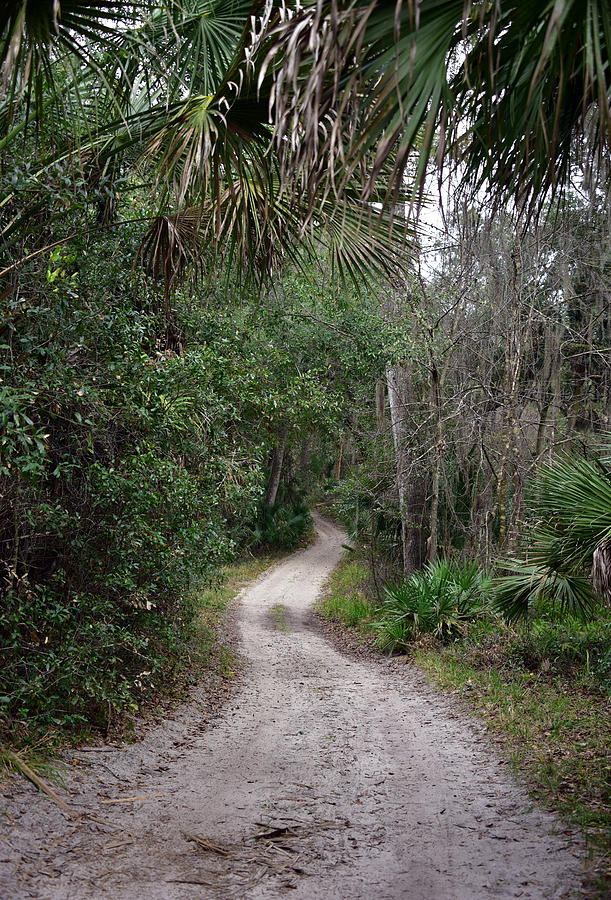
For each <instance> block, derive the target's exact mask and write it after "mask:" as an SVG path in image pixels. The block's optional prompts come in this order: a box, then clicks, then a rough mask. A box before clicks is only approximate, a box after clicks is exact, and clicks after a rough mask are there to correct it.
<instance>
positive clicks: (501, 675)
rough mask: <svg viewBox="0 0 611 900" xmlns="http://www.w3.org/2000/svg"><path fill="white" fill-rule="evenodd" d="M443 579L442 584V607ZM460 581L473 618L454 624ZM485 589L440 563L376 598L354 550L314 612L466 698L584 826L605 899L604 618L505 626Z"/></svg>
mask: <svg viewBox="0 0 611 900" xmlns="http://www.w3.org/2000/svg"><path fill="white" fill-rule="evenodd" d="M448 568H449V571H448ZM452 574H453V577H451V576H452ZM469 574H470V577H466V578H465V575H469ZM442 575H445V577H444V579H443V580H445V582H446V587H449V590H448V591H447V596H446V600H447V603H446V606H445V607H444V604H443V603H440V593H441V592H440V590H439V587H440V580H441V576H442ZM461 582H462V588H463V591H464V593H463V598H462V603H463V610H464V609H465V608H466V609H467V610H469V612H470V614H469V615H468V616H464V615H461V616H458V617H457V615H456V609H457V605H458V603H460V586H461ZM427 583H428V584H429V586H430V587H431V588H432V590H431V592H430V594H429V595H428V598H426V591H425V587H426V584H427ZM487 593H488V585H487V581H486V579H485V577H484V576H483V574H482V573H480V574H479V575H478V576H477V577H475V569H471V568H470V567H461V566H450V567H447V566H445V564H440V565H438V566H434V567H431V568H430V569H429V570H428V571H425V572H422V573H416V574H415V575H413V576H411V577H410V578H409V579H408V580H407V582H403V583H400V584H395V585H390V586H389V587H388V588H387V589H386V591H384V592H381V594H380V597H379V598H378V597H376V594H375V589H374V586H373V585H372V582H371V575H370V569H369V566H368V565H367V563H366V561H365V560H364V559H363V558H362V557H360V556H359V555H358V554H352V555H351V556H350V557H349V558H345V559H344V560H343V561H342V563H341V564H340V566H339V568H338V569H337V571H336V572H335V573H334V574H333V575H332V577H331V579H330V581H329V584H328V588H327V592H326V594H325V596H324V598H323V600H322V601H321V602H320V604H319V611H320V613H321V614H322V615H323V616H324V617H325V618H326V619H328V620H330V621H332V622H336V623H341V624H342V625H343V626H346V627H348V628H350V629H352V633H353V634H355V635H357V636H358V640H359V641H360V642H362V643H365V644H367V645H369V646H370V647H371V648H372V649H377V650H379V651H380V650H386V651H387V652H391V653H393V652H394V653H401V654H404V655H405V654H407V655H409V657H410V658H411V659H413V661H414V662H415V663H416V664H418V665H419V666H420V667H422V668H423V669H424V670H425V671H426V672H427V673H428V675H429V676H430V677H431V678H432V679H433V680H434V681H435V682H436V683H437V684H439V685H440V686H441V687H442V688H443V689H445V690H449V691H451V692H452V693H455V694H457V695H459V696H460V697H462V698H464V700H465V701H466V702H467V703H468V704H469V706H470V707H471V708H473V709H474V710H475V711H476V712H477V713H478V714H479V715H481V716H482V717H483V718H484V719H485V720H486V722H487V723H488V725H489V727H490V728H491V730H492V731H493V732H495V733H496V735H497V736H498V738H499V740H501V741H502V743H503V745H504V749H505V752H506V754H507V756H508V757H509V759H510V760H511V762H512V764H513V765H514V766H515V767H516V769H517V770H518V771H520V772H522V773H523V774H525V775H526V776H527V778H528V781H529V785H530V787H531V789H532V791H533V794H534V795H536V796H537V797H539V798H540V799H541V800H543V801H544V802H546V803H547V804H548V805H551V806H552V807H554V808H556V809H558V810H559V812H560V813H561V814H562V815H563V817H565V819H566V820H567V821H568V822H569V823H572V825H574V826H578V827H579V828H580V829H583V831H584V834H585V836H586V838H587V841H588V845H589V847H590V849H591V851H592V853H593V854H594V856H595V858H596V862H595V865H594V869H595V871H596V873H597V876H596V877H597V878H599V879H600V884H601V885H602V888H601V889H602V890H603V891H604V890H605V889H606V888H608V886H609V884H610V883H611V881H610V877H611V867H610V866H609V855H608V854H609V829H610V828H611V817H610V814H609V810H610V808H611V770H610V769H609V759H608V748H609V743H610V741H611V724H610V717H609V701H610V697H611V612H610V611H609V610H608V609H604V608H601V609H599V610H598V615H597V617H596V619H595V620H594V621H591V622H589V623H584V622H583V621H581V620H580V619H578V618H575V617H573V616H571V615H562V616H558V614H557V611H554V609H553V608H550V607H549V606H547V607H546V606H545V605H542V606H541V607H539V608H538V609H534V610H533V611H532V612H531V616H530V618H529V619H528V620H527V621H526V622H523V623H516V624H507V623H506V622H505V621H504V620H503V619H502V618H500V617H499V616H498V615H497V614H496V613H495V612H494V610H493V609H492V608H491V606H490V604H489V603H487V602H486V599H485V598H486V595H487ZM452 595H453V600H454V604H455V605H454V609H455V612H454V613H450V607H451V604H450V602H449V598H450V597H452ZM397 623H398V624H397ZM450 625H451V628H450V627H449V626H450Z"/></svg>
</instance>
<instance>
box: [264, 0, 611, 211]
mask: <svg viewBox="0 0 611 900" xmlns="http://www.w3.org/2000/svg"><path fill="white" fill-rule="evenodd" d="M271 18H272V17H271V15H270V21H271ZM277 18H278V21H277V22H276V24H273V25H271V26H270V27H269V28H268V29H267V30H266V29H264V28H263V29H261V36H260V37H259V41H258V45H257V52H259V53H260V54H261V58H262V62H261V64H260V66H259V68H260V72H261V74H262V75H265V74H266V72H267V71H268V70H269V69H273V70H274V73H275V79H274V88H273V91H272V94H271V98H270V99H271V101H272V104H273V106H274V110H275V139H276V147H277V150H278V152H279V154H280V155H281V156H282V157H283V161H284V166H285V170H286V172H285V177H286V179H287V180H290V178H292V177H294V176H295V174H296V173H297V172H299V173H300V177H301V179H302V181H303V184H304V185H308V186H309V187H310V190H311V191H315V190H317V182H318V181H319V180H323V179H324V178H325V177H330V178H332V179H334V181H335V183H341V181H342V179H345V178H350V177H352V176H353V174H354V173H355V172H357V170H358V163H359V160H360V159H361V158H362V157H363V155H364V154H368V153H374V154H375V159H376V165H375V166H374V167H373V168H372V170H371V172H370V173H369V177H368V178H367V179H364V180H363V191H364V195H365V196H366V192H367V191H368V190H371V187H372V184H373V183H374V181H375V177H376V175H377V168H378V167H379V166H381V165H383V164H384V163H385V162H386V161H388V160H390V159H393V160H394V162H393V174H392V178H391V180H390V182H389V197H391V196H392V188H393V186H394V185H396V184H398V183H400V182H401V179H402V177H403V174H404V172H405V168H406V166H407V165H408V164H409V161H410V159H411V158H414V157H415V158H417V160H418V163H417V175H418V178H419V179H420V181H421V182H422V181H423V179H424V177H425V173H426V168H427V164H428V162H429V160H430V159H431V157H432V156H433V155H436V158H437V161H438V163H439V165H441V166H443V165H446V164H447V163H453V164H455V165H456V166H458V167H460V171H461V176H462V180H463V183H464V184H468V185H469V187H470V188H471V189H472V190H474V191H477V190H479V189H480V188H481V187H483V186H487V187H488V189H489V190H490V193H491V197H492V199H496V201H497V202H499V201H500V200H503V201H506V200H507V199H508V198H511V199H512V200H513V201H515V202H516V203H517V204H518V205H520V206H521V207H526V208H529V207H530V208H531V209H532V208H533V207H534V206H536V205H537V204H541V203H543V201H544V200H545V199H546V197H547V196H548V195H549V194H550V193H553V191H554V190H556V189H557V188H558V189H559V188H562V187H563V186H564V185H566V183H567V181H568V179H569V176H570V167H571V162H572V161H573V159H574V158H575V150H576V146H578V145H579V142H580V139H581V138H582V137H583V135H585V134H586V133H587V134H588V136H589V138H590V140H589V141H588V146H589V148H590V151H589V152H590V153H591V155H592V156H593V157H596V156H597V155H602V154H604V153H606V152H608V149H609V144H610V142H611V111H610V110H611V101H610V95H611V93H610V92H611V78H610V70H609V56H610V50H611V12H610V11H609V6H608V3H605V2H603V0H566V2H563V3H554V2H550V0H533V2H530V3H528V4H524V3H519V2H517V0H501V2H498V3H490V4H484V3H478V2H471V0H467V2H464V0H421V2H418V3H411V2H408V3H402V2H397V3H395V2H394V0H393V2H389V0H387V2H383V0H378V2H373V3H368V2H365V0H352V2H347V3H343V4H337V3H335V2H333V0H325V2H321V3H317V4H306V5H305V6H304V7H302V8H301V9H300V10H299V11H298V12H295V11H294V10H292V9H288V10H284V11H282V10H281V11H280V12H279V13H278V15H277ZM321 131H324V139H323V140H321ZM289 149H290V152H289Z"/></svg>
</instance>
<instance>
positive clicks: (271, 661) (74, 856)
mask: <svg viewBox="0 0 611 900" xmlns="http://www.w3.org/2000/svg"><path fill="white" fill-rule="evenodd" d="M317 527H318V532H319V535H318V540H317V541H316V542H315V543H314V544H312V545H311V546H309V547H307V548H306V549H304V550H302V551H299V552H298V553H295V554H294V555H293V556H291V557H289V558H288V559H286V560H285V561H284V562H282V563H280V564H279V565H277V566H276V567H275V568H274V569H273V570H271V571H268V572H267V573H266V574H265V575H263V576H262V577H261V578H260V579H259V580H258V581H257V582H255V583H254V584H253V585H252V586H251V587H250V588H248V589H246V590H245V591H244V594H243V597H242V605H241V614H240V632H241V640H242V650H243V653H244V655H245V657H246V661H247V662H246V667H245V670H244V672H243V674H242V675H241V676H240V683H239V686H238V690H237V691H236V693H235V694H234V695H233V697H232V699H231V700H230V701H229V702H228V704H227V705H226V707H225V709H224V710H223V711H222V712H221V714H220V716H219V717H218V718H217V719H216V721H213V722H212V723H211V724H209V723H207V722H206V716H205V714H203V713H202V711H201V708H200V707H199V705H198V704H196V703H191V704H185V705H183V706H182V707H181V708H180V710H179V711H178V712H177V713H176V714H175V716H174V718H172V719H167V720H166V721H164V722H163V723H162V724H161V725H159V726H156V727H155V728H153V729H151V730H150V731H149V732H148V733H147V734H146V736H145V737H144V738H143V739H142V740H140V741H138V742H137V743H134V744H132V745H130V746H125V747H109V746H105V747H99V748H83V749H82V750H81V751H78V752H71V753H69V754H68V756H67V759H68V760H69V761H72V762H69V764H68V765H67V767H66V776H65V778H66V794H65V795H64V796H66V798H67V799H68V801H69V802H70V804H71V806H72V807H73V808H74V810H75V814H74V815H73V816H68V815H64V813H62V811H61V809H60V808H59V807H58V806H56V805H54V804H53V803H52V801H51V800H49V799H48V798H46V797H44V796H43V795H40V794H37V793H36V792H35V790H34V788H33V787H30V786H29V785H28V784H27V783H22V782H17V781H15V782H14V783H12V784H11V785H10V789H7V788H6V786H5V791H4V793H5V799H4V801H2V804H3V806H4V812H5V814H6V815H5V816H4V822H5V824H4V826H3V829H2V843H1V844H0V896H1V897H3V898H7V900H9V898H10V900H21V898H41V900H42V898H49V900H94V898H96V900H97V898H112V900H194V898H205V897H219V898H236V900H237V898H253V900H257V898H275V897H281V896H283V895H284V894H285V893H290V894H291V896H293V897H297V898H321V900H323V898H324V900H328V898H338V900H352V898H362V900H369V898H376V900H377V898H380V900H385V898H410V900H472V898H473V900H474V898H508V897H522V898H533V900H534V898H537V900H538V898H544V897H548V898H561V897H575V896H578V895H579V892H580V884H581V879H582V875H583V866H582V863H583V848H582V845H581V843H580V842H579V840H578V839H577V838H576V837H575V836H574V835H572V834H570V833H567V832H566V831H563V828H564V826H562V825H561V824H560V823H559V821H558V820H557V819H555V818H554V817H553V816H552V815H551V814H549V813H546V812H544V811H542V810H540V809H538V808H533V806H532V803H531V801H530V800H529V798H528V796H527V794H526V792H525V790H524V789H523V788H522V787H521V786H519V785H518V784H516V782H515V781H514V780H513V779H512V777H511V775H510V774H509V772H508V770H507V768H506V767H505V765H504V764H503V763H501V762H500V761H499V759H498V758H497V757H496V756H495V754H494V751H493V749H492V746H491V744H490V743H489V741H488V738H487V736H486V735H485V729H484V727H483V726H481V725H479V724H477V723H474V722H473V721H471V720H469V719H467V718H465V717H464V716H463V714H462V713H458V712H457V711H456V709H455V708H454V707H453V706H452V704H451V702H450V701H449V700H448V699H444V698H442V697H441V696H440V695H438V694H437V693H435V692H434V691H433V690H432V689H431V688H429V687H427V686H426V684H425V682H424V680H423V679H422V677H420V676H419V675H418V674H417V673H415V672H413V671H412V670H411V668H410V667H409V666H405V667H404V675H403V677H401V678H399V679H397V678H396V677H394V676H393V673H394V671H395V669H394V667H393V668H392V669H390V668H388V667H385V666H383V665H380V664H378V663H375V662H373V661H372V660H370V659H368V658H366V656H364V657H363V658H355V657H354V656H346V655H345V654H343V653H341V652H340V651H339V650H338V649H336V648H335V647H334V646H333V645H332V644H331V643H329V642H328V640H327V639H326V638H325V636H324V634H322V633H321V632H320V629H319V628H313V627H312V625H311V621H312V620H311V612H310V607H311V604H312V602H313V601H314V600H315V599H316V596H317V595H318V593H319V591H320V589H321V587H322V584H323V582H324V581H325V579H326V578H327V577H328V575H329V573H330V572H331V570H332V569H333V567H334V566H335V565H336V564H337V562H338V561H339V559H340V557H341V554H342V548H341V544H342V541H343V540H345V536H344V535H343V534H342V533H341V531H340V530H339V529H338V528H337V527H336V526H335V525H333V524H331V523H330V522H329V521H328V520H324V519H321V518H317ZM7 795H8V796H7ZM133 798H138V799H133Z"/></svg>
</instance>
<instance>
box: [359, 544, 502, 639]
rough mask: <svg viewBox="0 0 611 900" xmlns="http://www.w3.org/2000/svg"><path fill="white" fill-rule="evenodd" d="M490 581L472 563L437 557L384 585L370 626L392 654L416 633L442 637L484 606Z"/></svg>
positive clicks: (451, 634)
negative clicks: (377, 613) (377, 612)
mask: <svg viewBox="0 0 611 900" xmlns="http://www.w3.org/2000/svg"><path fill="white" fill-rule="evenodd" d="M489 593H490V581H489V579H488V577H487V576H486V574H485V573H484V571H483V570H482V569H481V568H480V567H479V566H478V565H477V563H464V564H462V565H461V564H460V563H458V562H455V561H453V560H446V559H442V560H439V561H437V562H435V563H432V564H430V565H428V566H426V567H425V568H424V569H422V570H421V571H419V572H414V574H413V575H410V576H409V577H408V578H405V579H404V580H403V581H400V582H397V583H396V584H389V585H387V586H386V587H385V589H384V595H385V596H384V599H383V601H382V607H381V618H380V619H379V620H378V622H376V623H375V625H374V628H375V630H376V631H377V632H378V634H379V638H378V641H379V644H380V646H381V647H382V649H384V650H389V651H390V652H395V651H397V650H402V649H406V648H407V646H408V645H409V644H410V642H411V641H413V640H414V639H415V638H417V637H418V636H419V635H421V634H431V635H434V636H435V637H437V638H440V639H441V640H444V641H447V640H450V639H452V638H455V637H457V636H458V635H460V634H461V633H462V632H463V630H464V628H465V625H466V624H467V623H468V622H471V621H474V620H475V619H477V618H478V617H480V616H482V615H483V614H484V613H485V612H486V611H487V608H488V598H489Z"/></svg>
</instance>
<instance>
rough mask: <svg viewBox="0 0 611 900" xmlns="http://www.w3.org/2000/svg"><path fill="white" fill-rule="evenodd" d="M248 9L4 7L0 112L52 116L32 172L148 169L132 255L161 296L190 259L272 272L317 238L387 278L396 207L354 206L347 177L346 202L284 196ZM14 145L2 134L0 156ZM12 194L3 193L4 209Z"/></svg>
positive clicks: (200, 2)
mask: <svg viewBox="0 0 611 900" xmlns="http://www.w3.org/2000/svg"><path fill="white" fill-rule="evenodd" d="M255 9H256V4H255V6H253V5H252V3H251V2H245V0H188V2H180V3H179V2H174V0H170V2H169V3H165V4H163V5H160V4H156V3H154V2H152V0H151V2H150V3H148V4H133V3H123V2H118V0H106V2H104V3H101V4H94V3H92V2H90V0H72V2H66V3H62V4H61V5H60V4H59V3H57V2H52V0H49V2H47V3H42V4H35V5H32V4H30V3H28V2H26V0H21V2H16V0H15V2H12V3H9V4H8V6H7V7H6V9H5V10H4V11H3V12H2V13H0V36H1V39H0V50H1V55H0V65H1V66H2V72H3V79H4V97H3V102H2V103H0V120H2V118H4V120H5V121H6V122H7V123H8V122H10V123H11V125H12V126H13V127H12V130H11V131H10V134H12V135H18V134H19V132H20V131H22V130H23V129H24V128H25V127H26V125H27V123H28V120H29V118H31V114H30V101H31V100H32V98H33V99H34V101H35V102H34V104H33V105H34V108H35V110H36V117H37V119H38V121H39V122H40V121H41V120H43V119H44V118H45V117H46V118H47V119H48V118H49V117H50V116H51V115H54V116H55V120H54V121H57V125H58V127H57V129H54V132H53V148H52V150H53V152H51V153H47V159H46V161H44V160H43V162H42V163H41V171H43V170H44V166H45V165H47V164H49V163H50V164H53V163H54V162H55V161H56V160H57V159H58V158H60V159H67V158H70V157H71V156H73V157H75V158H77V159H78V163H79V166H80V168H81V169H82V170H84V171H85V172H86V173H88V177H89V179H90V181H92V182H95V181H96V180H98V179H99V177H100V173H105V174H108V173H109V172H112V171H114V170H116V169H118V168H120V167H121V166H123V167H125V166H128V167H130V166H131V167H132V168H135V169H137V170H138V171H139V172H140V173H142V172H143V171H146V173H147V177H151V178H153V181H154V184H155V187H156V190H155V192H154V196H155V198H156V204H155V207H156V208H155V209H154V210H153V214H152V217H151V224H150V228H149V230H148V233H147V235H146V236H145V238H144V241H143V245H142V250H141V256H142V258H143V259H144V261H145V265H146V267H147V269H148V271H149V272H150V273H151V274H153V275H155V276H158V277H163V279H164V281H165V284H166V299H167V296H168V291H169V290H170V289H171V287H172V285H173V284H174V282H175V280H176V278H177V277H178V276H179V275H180V274H181V272H182V271H183V270H184V269H185V268H188V267H192V266H193V265H197V264H201V263H202V260H204V261H205V262H206V263H208V262H210V260H211V259H213V258H214V256H215V255H219V254H220V255H222V256H223V257H224V258H227V257H228V256H230V257H232V258H233V260H234V261H237V263H238V264H239V265H243V266H245V267H247V268H248V269H249V270H250V271H253V270H256V271H259V272H260V273H262V274H267V275H269V274H270V273H272V272H273V271H274V268H275V267H276V265H277V264H278V262H279V261H280V260H283V259H287V258H288V259H289V260H291V261H293V262H294V263H296V264H297V265H299V264H301V263H302V261H303V259H304V257H308V258H311V257H312V256H313V255H314V254H316V253H317V252H319V248H320V243H321V241H322V243H323V244H324V245H325V247H326V250H327V252H328V254H329V256H330V259H331V262H332V264H333V265H334V266H335V267H336V268H337V269H338V270H340V271H341V272H342V273H343V274H347V275H350V276H351V277H353V278H354V279H356V280H358V279H359V278H360V277H362V276H364V275H366V274H367V272H369V271H375V272H376V273H379V271H380V270H381V269H382V270H384V271H387V272H390V271H393V270H394V267H395V264H396V262H397V260H398V259H399V258H400V256H402V255H404V253H405V250H406V242H405V235H404V234H402V233H400V232H399V231H398V230H397V229H393V223H392V216H391V215H390V214H389V213H388V212H387V211H382V213H379V212H377V211H375V206H374V204H375V203H376V201H381V200H382V196H381V195H378V194H377V193H376V192H372V194H371V197H370V198H368V199H367V200H365V199H364V198H362V197H361V196H360V193H359V192H358V191H357V190H355V189H354V187H353V186H351V185H346V187H345V189H344V190H343V192H342V195H341V197H339V196H336V197H332V196H331V195H330V194H329V192H328V191H326V190H325V189H324V188H322V189H321V190H320V191H319V192H318V195H317V203H316V214H315V216H312V215H310V216H308V212H309V205H308V202H309V201H308V198H307V197H305V196H301V197H300V196H297V195H292V196H289V194H288V193H287V192H286V191H285V190H284V185H283V183H282V172H281V170H280V165H279V160H278V158H277V156H276V154H274V153H273V152H272V153H270V152H269V151H270V140H271V125H270V118H269V104H268V97H267V96H265V92H266V91H267V94H269V90H270V86H271V84H272V79H271V77H270V78H268V79H267V80H266V82H265V84H264V85H263V88H264V90H263V92H262V93H261V94H260V93H259V92H258V89H257V86H256V85H255V82H254V78H253V76H252V73H249V72H247V71H246V70H245V69H244V60H245V57H246V56H247V54H248V41H249V35H250V30H249V28H250V26H249V22H250V19H249V15H250V14H251V13H252V12H253V10H255ZM26 101H27V102H26ZM51 106H52V107H53V110H51ZM57 110H60V112H59V113H58V112H57ZM66 111H69V112H68V114H66ZM11 149H12V145H11V143H10V139H7V141H5V142H4V143H2V142H0V156H1V154H2V152H3V151H4V152H5V153H8V152H9V151H10V150H11ZM10 199H11V198H10V196H8V197H4V198H0V211H1V209H2V208H3V207H5V208H8V207H9V206H10ZM32 208H33V206H32V205H31V204H30V206H29V207H28V208H27V209H26V210H25V211H22V212H21V214H20V215H18V216H17V217H15V216H14V215H9V216H8V217H7V221H6V223H5V224H4V228H3V229H2V231H1V235H0V236H1V237H2V239H3V242H4V244H5V246H6V242H7V241H8V240H9V238H12V240H13V242H14V243H17V242H18V240H19V236H20V234H21V232H22V231H23V227H25V226H26V225H27V222H28V216H29V215H30V212H31V209H32Z"/></svg>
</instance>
